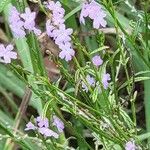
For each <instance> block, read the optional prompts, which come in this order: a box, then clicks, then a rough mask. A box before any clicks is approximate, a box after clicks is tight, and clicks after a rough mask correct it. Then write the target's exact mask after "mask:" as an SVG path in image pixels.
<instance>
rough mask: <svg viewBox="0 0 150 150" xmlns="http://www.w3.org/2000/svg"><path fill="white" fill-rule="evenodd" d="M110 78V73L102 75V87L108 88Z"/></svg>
mask: <svg viewBox="0 0 150 150" xmlns="http://www.w3.org/2000/svg"><path fill="white" fill-rule="evenodd" d="M110 80H111V78H110V74H108V73H105V74H103V77H102V84H103V86H104V89H107V88H108V86H109V83H108V81H110Z"/></svg>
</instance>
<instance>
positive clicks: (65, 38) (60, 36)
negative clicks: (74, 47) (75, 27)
mask: <svg viewBox="0 0 150 150" xmlns="http://www.w3.org/2000/svg"><path fill="white" fill-rule="evenodd" d="M72 32H73V31H72V29H66V28H65V25H61V26H59V30H54V32H53V34H54V39H55V43H56V44H57V45H59V44H62V43H66V42H69V41H71V37H70V35H71V34H72Z"/></svg>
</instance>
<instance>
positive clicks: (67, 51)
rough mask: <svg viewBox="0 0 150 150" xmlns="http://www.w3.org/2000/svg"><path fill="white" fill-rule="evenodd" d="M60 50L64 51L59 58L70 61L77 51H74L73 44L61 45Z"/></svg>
mask: <svg viewBox="0 0 150 150" xmlns="http://www.w3.org/2000/svg"><path fill="white" fill-rule="evenodd" d="M59 48H60V49H62V51H61V52H60V53H59V57H60V58H61V59H65V60H66V61H69V60H71V59H72V57H73V56H74V55H75V51H74V50H73V49H72V47H71V44H70V43H69V42H68V43H65V44H60V45H59Z"/></svg>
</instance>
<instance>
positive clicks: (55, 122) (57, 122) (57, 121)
mask: <svg viewBox="0 0 150 150" xmlns="http://www.w3.org/2000/svg"><path fill="white" fill-rule="evenodd" d="M53 125H55V126H56V127H57V129H58V131H59V132H63V129H64V123H63V122H62V121H61V120H60V119H59V118H58V117H57V116H53Z"/></svg>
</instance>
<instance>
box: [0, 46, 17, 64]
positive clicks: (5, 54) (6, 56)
mask: <svg viewBox="0 0 150 150" xmlns="http://www.w3.org/2000/svg"><path fill="white" fill-rule="evenodd" d="M13 49H14V47H13V45H11V44H9V45H8V46H6V48H5V46H4V45H3V44H0V58H1V62H3V63H6V64H7V63H11V59H17V53H16V52H13V51H12V50H13Z"/></svg>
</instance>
